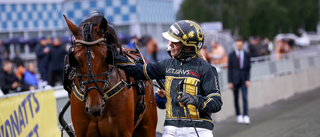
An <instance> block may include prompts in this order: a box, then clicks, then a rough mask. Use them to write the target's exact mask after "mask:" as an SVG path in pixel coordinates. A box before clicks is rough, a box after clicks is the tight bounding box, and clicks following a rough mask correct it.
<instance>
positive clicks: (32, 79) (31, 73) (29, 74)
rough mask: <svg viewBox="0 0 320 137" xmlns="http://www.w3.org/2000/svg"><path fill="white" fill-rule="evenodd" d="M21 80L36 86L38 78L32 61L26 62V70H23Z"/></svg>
mask: <svg viewBox="0 0 320 137" xmlns="http://www.w3.org/2000/svg"><path fill="white" fill-rule="evenodd" d="M23 80H24V82H26V83H27V84H29V85H30V86H33V87H37V85H38V78H37V75H36V72H35V64H34V63H33V62H29V63H28V65H27V70H26V71H25V72H24V77H23Z"/></svg>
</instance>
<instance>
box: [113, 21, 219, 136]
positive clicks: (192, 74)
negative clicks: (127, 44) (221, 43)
mask: <svg viewBox="0 0 320 137" xmlns="http://www.w3.org/2000/svg"><path fill="white" fill-rule="evenodd" d="M162 35H163V37H164V38H166V39H167V40H169V41H170V44H169V45H170V46H171V55H172V56H174V58H172V59H166V60H163V61H161V62H155V63H149V64H134V63H133V62H132V61H130V60H128V59H127V58H125V57H123V56H121V55H120V54H119V53H118V52H115V53H114V54H115V55H114V59H115V62H116V63H117V65H118V67H119V68H121V69H123V70H124V71H125V72H126V74H128V75H129V76H131V77H134V78H138V79H165V81H166V82H165V91H166V98H167V103H166V120H165V123H164V134H163V137H173V136H181V135H182V136H183V135H192V136H197V135H196V132H195V130H194V127H193V124H192V122H191V120H190V116H189V115H188V112H187V110H186V108H185V107H182V106H181V105H183V106H187V107H188V110H189V111H190V115H191V118H192V119H193V122H194V124H195V127H196V129H197V131H198V133H199V135H200V136H203V137H213V135H212V130H213V123H212V119H211V113H216V112H218V111H220V109H221V106H222V101H221V96H220V89H219V82H218V74H217V71H216V69H215V68H214V67H213V66H211V65H210V64H209V63H208V62H206V61H204V60H203V59H201V58H199V57H198V56H197V53H198V52H200V49H201V48H202V46H203V42H204V35H203V32H202V28H201V27H200V26H199V25H198V24H197V23H195V22H193V21H190V20H181V21H177V22H175V23H174V24H172V25H171V27H170V28H169V30H168V31H167V32H164V33H162ZM179 83H182V86H181V87H182V89H181V91H182V92H183V94H182V96H180V95H179V93H178V91H177V87H178V84H179ZM179 103H181V105H180V104H179Z"/></svg>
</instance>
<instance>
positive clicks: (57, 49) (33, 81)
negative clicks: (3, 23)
mask: <svg viewBox="0 0 320 137" xmlns="http://www.w3.org/2000/svg"><path fill="white" fill-rule="evenodd" d="M35 54H36V61H34V60H33V61H26V60H24V59H23V58H21V57H20V55H19V52H15V56H14V57H13V58H12V59H10V58H9V56H8V51H7V50H6V48H5V47H4V45H3V44H2V41H1V40H0V55H1V56H0V66H1V69H0V87H1V90H2V92H3V94H8V93H16V92H21V91H28V90H34V89H41V88H48V87H54V86H56V84H57V83H58V84H60V85H61V84H62V78H63V68H64V57H65V55H66V54H67V48H66V44H63V42H61V39H60V38H59V37H57V38H54V39H53V38H46V37H41V38H40V39H39V43H38V44H37V45H36V47H35Z"/></svg>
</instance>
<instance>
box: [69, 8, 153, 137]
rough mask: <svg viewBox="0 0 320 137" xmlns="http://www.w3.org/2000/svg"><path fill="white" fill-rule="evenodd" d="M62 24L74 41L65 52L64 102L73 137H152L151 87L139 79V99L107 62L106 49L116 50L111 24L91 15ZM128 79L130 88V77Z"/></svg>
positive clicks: (101, 16) (108, 60)
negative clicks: (67, 83) (69, 76)
mask: <svg viewBox="0 0 320 137" xmlns="http://www.w3.org/2000/svg"><path fill="white" fill-rule="evenodd" d="M64 17H65V16H64ZM65 20H66V23H67V25H68V27H69V29H70V30H71V32H72V34H73V35H74V37H75V44H74V45H73V46H72V47H71V49H69V63H70V66H71V67H74V68H75V74H74V79H73V82H72V84H71V87H72V93H71V96H70V102H71V119H72V123H73V126H74V130H75V133H76V136H77V137H132V136H133V134H135V135H136V136H138V137H155V134H156V125H157V110H156V101H155V98H154V95H153V86H152V85H153V83H152V81H144V84H145V85H146V87H145V96H140V97H139V96H138V95H137V90H138V88H137V87H135V86H131V87H130V85H129V84H128V82H127V81H128V80H127V78H126V75H125V73H124V71H122V70H120V69H118V68H117V66H116V65H114V64H113V61H112V60H113V58H112V57H113V56H112V55H110V54H112V52H110V51H109V52H108V49H109V48H115V47H119V42H118V39H117V37H116V33H115V30H114V28H113V27H112V25H110V23H108V22H107V20H106V19H105V18H104V16H103V15H101V14H98V15H92V16H91V17H89V18H88V19H86V20H84V21H83V22H82V23H81V24H80V25H79V26H76V25H74V24H73V23H72V22H71V21H70V20H68V19H67V17H65ZM70 53H72V54H70ZM130 80H131V81H132V82H133V84H134V79H133V78H130ZM141 97H143V98H144V104H145V109H144V111H143V112H142V113H141V114H140V116H139V117H138V118H137V120H136V124H135V123H134V117H135V116H134V115H135V110H136V106H137V105H138V102H139V101H140V99H141ZM139 98H140V99H139Z"/></svg>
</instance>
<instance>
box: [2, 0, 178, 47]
mask: <svg viewBox="0 0 320 137" xmlns="http://www.w3.org/2000/svg"><path fill="white" fill-rule="evenodd" d="M17 1H19V0H17ZM94 9H96V10H98V11H101V12H103V13H104V15H105V17H106V19H107V20H108V21H110V22H112V23H113V24H115V25H116V26H117V27H116V29H117V32H118V33H123V34H128V35H131V36H133V35H136V36H138V37H140V36H142V35H151V36H152V37H154V38H155V39H156V40H157V41H158V42H160V43H165V40H164V39H163V38H162V37H161V32H163V31H166V30H167V29H168V28H169V26H170V25H171V24H172V23H173V22H175V13H174V10H173V0H60V1H59V0H58V1H45V0H38V1H32V0H31V1H19V2H15V0H13V1H12V2H8V1H6V2H4V1H3V2H0V40H3V39H8V38H15V37H23V38H25V39H30V38H38V37H41V36H49V37H56V36H68V35H70V31H69V29H68V28H67V26H66V23H65V21H64V18H63V15H66V16H67V17H68V18H69V19H70V20H71V21H72V22H73V23H74V24H76V25H79V24H80V22H81V21H82V20H84V19H85V18H86V17H87V16H88V15H89V13H90V12H91V10H94Z"/></svg>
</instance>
